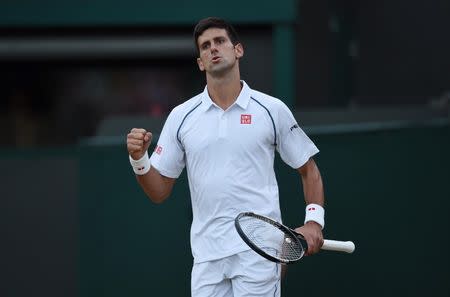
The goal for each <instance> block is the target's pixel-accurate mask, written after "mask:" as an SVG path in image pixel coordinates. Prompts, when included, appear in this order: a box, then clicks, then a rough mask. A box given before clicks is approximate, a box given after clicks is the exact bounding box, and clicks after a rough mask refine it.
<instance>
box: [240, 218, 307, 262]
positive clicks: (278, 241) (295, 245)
mask: <svg viewBox="0 0 450 297" xmlns="http://www.w3.org/2000/svg"><path fill="white" fill-rule="evenodd" d="M240 226H241V229H242V231H243V232H244V234H245V235H246V236H247V238H248V239H249V240H250V241H252V242H253V243H254V244H255V245H256V246H257V247H258V248H259V249H261V250H262V251H264V252H265V253H267V254H268V255H270V256H272V257H275V258H278V259H280V260H287V261H294V260H298V259H300V258H301V257H302V256H303V253H304V250H303V247H302V245H301V244H300V242H299V241H298V239H297V238H295V237H294V236H293V235H292V234H290V233H286V232H284V231H283V230H281V229H279V228H278V227H277V226H275V225H273V224H271V223H270V222H266V221H263V220H260V219H257V218H246V219H245V220H242V221H241V222H240Z"/></svg>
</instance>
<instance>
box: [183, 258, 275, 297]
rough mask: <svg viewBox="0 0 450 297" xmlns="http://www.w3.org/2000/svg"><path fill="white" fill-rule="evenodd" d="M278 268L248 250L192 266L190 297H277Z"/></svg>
mask: <svg viewBox="0 0 450 297" xmlns="http://www.w3.org/2000/svg"><path fill="white" fill-rule="evenodd" d="M280 266H281V265H280V264H277V263H274V262H271V261H269V260H266V259H265V258H263V257H261V256H260V255H258V254H257V253H255V252H254V251H252V250H249V251H245V252H242V253H239V254H236V255H233V256H230V257H226V258H223V259H219V260H214V261H208V262H202V263H194V266H193V268H192V278H191V293H192V297H250V296H255V297H256V296H258V297H265V296H267V297H269V296H270V297H274V296H275V297H279V296H281V287H280V285H281V283H280V276H281V267H280Z"/></svg>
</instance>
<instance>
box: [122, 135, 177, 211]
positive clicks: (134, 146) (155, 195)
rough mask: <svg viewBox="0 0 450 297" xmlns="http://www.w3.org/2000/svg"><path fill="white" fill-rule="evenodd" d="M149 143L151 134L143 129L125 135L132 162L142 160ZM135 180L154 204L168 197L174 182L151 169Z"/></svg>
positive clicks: (172, 179) (137, 176)
mask: <svg viewBox="0 0 450 297" xmlns="http://www.w3.org/2000/svg"><path fill="white" fill-rule="evenodd" d="M151 142H152V133H150V132H147V131H146V130H145V129H137V128H133V129H131V131H130V133H128V135H127V149H128V153H129V155H130V156H131V158H132V159H134V160H139V159H140V158H142V157H143V156H144V155H145V153H146V152H147V151H148V148H149V146H150V143H151ZM136 178H137V181H138V183H139V185H140V186H141V187H142V189H143V190H144V192H145V194H147V196H148V198H149V199H150V200H152V201H153V202H155V203H161V202H163V201H164V200H166V198H167V197H169V195H170V193H171V192H172V188H173V185H174V183H175V180H176V179H174V178H170V177H166V176H163V175H161V174H160V173H159V172H158V171H157V170H156V169H155V168H153V167H151V168H150V170H149V171H148V172H147V173H146V174H144V175H136Z"/></svg>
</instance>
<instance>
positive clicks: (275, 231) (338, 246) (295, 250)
mask: <svg viewBox="0 0 450 297" xmlns="http://www.w3.org/2000/svg"><path fill="white" fill-rule="evenodd" d="M234 225H235V227H236V230H237V232H238V233H239V235H240V236H241V238H242V239H243V240H244V242H245V243H246V244H247V245H248V246H249V247H250V248H252V249H253V250H254V251H255V252H257V253H258V254H260V255H261V256H263V257H264V258H266V259H268V260H270V261H273V262H277V263H282V264H290V263H294V262H297V261H298V260H300V259H301V258H302V257H303V255H304V254H305V252H306V250H307V249H308V244H307V243H306V240H305V239H304V238H303V236H302V235H301V234H298V233H297V232H295V231H294V230H292V229H290V228H288V227H286V226H284V225H282V224H281V223H279V222H277V221H274V220H272V219H271V218H268V217H265V216H262V215H258V214H255V213H252V212H243V213H240V214H239V215H238V216H237V217H236V219H235V220H234ZM321 249H322V250H330V251H337V252H346V253H353V251H354V250H355V244H354V243H353V242H351V241H337V240H329V239H325V240H324V242H323V246H322V248H321Z"/></svg>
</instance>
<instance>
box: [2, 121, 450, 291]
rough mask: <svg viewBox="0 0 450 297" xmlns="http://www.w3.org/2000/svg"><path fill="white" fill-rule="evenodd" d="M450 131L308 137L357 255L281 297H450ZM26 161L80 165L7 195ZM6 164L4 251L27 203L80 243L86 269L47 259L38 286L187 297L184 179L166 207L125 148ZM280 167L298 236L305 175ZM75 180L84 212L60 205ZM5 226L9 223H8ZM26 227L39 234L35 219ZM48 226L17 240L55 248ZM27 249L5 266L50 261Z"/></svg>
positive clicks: (297, 275)
mask: <svg viewBox="0 0 450 297" xmlns="http://www.w3.org/2000/svg"><path fill="white" fill-rule="evenodd" d="M449 132H450V128H449V126H442V127H428V128H410V129H399V130H383V131H377V132H358V133H356V132H354V133H351V132H350V133H341V134H323V135H312V136H311V137H312V138H313V140H314V141H315V142H316V143H317V145H318V146H319V148H320V149H321V153H320V154H319V155H318V156H317V158H316V160H317V163H318V165H319V167H320V169H321V171H322V175H323V179H324V184H325V188H326V191H325V192H326V199H327V204H326V228H325V230H324V232H325V235H326V237H327V238H331V239H342V240H354V241H355V243H356V246H357V249H356V251H355V253H354V254H352V255H348V254H337V253H332V252H322V253H321V254H319V255H316V256H314V257H308V258H304V259H302V261H301V262H299V263H297V264H294V265H291V266H289V272H288V276H287V279H286V281H285V282H284V286H283V296H286V297H287V296H298V295H299V294H300V293H299V291H303V292H302V293H301V294H304V295H305V296H326V295H331V296H348V297H349V296H369V297H370V296H374V297H379V296H395V297H397V296H449V294H450V285H449V282H448V281H449V279H450V271H449V270H450V265H449V264H450V261H449V256H448V252H447V250H448V248H447V247H448V246H449V244H450V235H449V232H448V230H447V226H449V223H450V222H449V220H450V219H449V212H450V202H449V198H450V189H449V186H448V181H449V173H448V170H449V168H450V157H449V154H448V152H450V138H449V135H450V134H449ZM124 142H125V140H124ZM24 156H29V157H28V159H27V160H28V161H30V160H39V159H42V160H44V163H41V165H42V166H41V167H45V163H46V161H45V160H49V159H50V160H53V161H55V160H60V159H61V158H62V159H63V160H67V159H68V160H70V163H67V162H66V163H64V162H63V163H61V164H62V165H64V164H66V165H67V164H73V162H74V160H75V161H77V160H78V162H79V163H78V166H75V165H76V164H75V165H74V166H72V167H70V168H68V169H64V168H62V169H61V170H62V171H61V173H59V174H55V168H54V167H55V166H51V167H50V168H49V170H50V172H49V173H48V177H50V178H48V179H46V178H45V175H46V173H45V170H42V171H39V172H38V173H40V177H35V178H34V179H33V178H30V175H25V176H28V179H27V181H26V183H24V185H26V187H23V188H22V189H21V190H20V191H14V189H13V190H10V191H5V190H4V189H5V188H6V187H7V186H8V185H9V186H11V185H15V186H16V187H17V184H19V183H18V182H17V183H15V184H12V183H11V182H10V181H11V180H20V179H21V178H22V177H23V176H24V174H23V172H21V171H20V170H19V171H17V170H16V171H12V170H8V171H7V170H6V169H8V168H11V167H14V166H13V165H11V164H19V163H16V162H15V161H17V160H20V159H23V158H24ZM5 164H6V165H5ZM8 164H9V165H8ZM20 164H22V165H23V163H20ZM0 165H1V169H2V170H1V172H2V174H3V175H2V181H5V180H6V181H9V182H8V185H6V184H2V188H3V191H2V192H0V193H2V200H1V201H2V208H1V209H2V210H4V212H6V210H5V206H8V209H9V214H8V216H7V218H9V221H8V222H7V224H2V227H1V228H2V229H1V231H2V232H1V234H2V240H3V243H2V249H3V250H2V251H4V249H5V243H7V244H6V246H8V245H9V246H19V245H20V244H21V242H22V241H18V239H17V237H14V236H12V235H11V234H14V233H16V232H18V231H21V232H23V229H20V228H19V227H20V226H21V223H20V222H23V220H25V221H26V220H27V218H26V217H25V218H23V217H21V216H19V215H16V213H15V212H14V210H17V209H18V208H17V207H12V206H11V205H14V203H16V204H17V205H28V204H27V199H29V200H30V201H32V200H33V201H42V203H43V204H42V205H40V207H39V211H41V210H42V209H48V210H49V211H48V214H46V213H44V214H41V217H40V219H45V216H48V217H51V221H52V222H54V224H59V228H57V229H58V230H66V232H67V234H72V235H73V236H72V239H73V238H76V240H72V241H73V242H78V243H79V248H80V249H79V252H78V253H76V252H73V251H72V250H73V248H72V250H70V249H69V248H68V247H67V245H61V248H62V249H64V248H66V249H68V251H67V252H66V255H68V256H72V257H73V259H77V260H78V263H79V264H78V265H72V266H70V267H68V268H67V270H69V269H71V271H70V272H69V273H68V272H67V271H64V270H60V271H58V270H51V269H50V268H51V267H55V265H51V263H52V262H55V261H60V260H61V257H52V255H50V253H49V255H47V256H46V258H45V261H46V262H45V263H46V264H47V265H44V266H43V267H41V269H40V270H37V269H36V268H34V267H33V269H31V271H41V273H35V274H33V276H34V277H35V279H34V283H38V281H39V280H41V282H43V283H44V284H50V283H51V282H50V281H48V282H45V280H46V279H52V278H51V277H49V276H55V275H62V274H66V275H69V276H70V275H71V274H70V273H71V272H73V271H72V270H73V269H75V270H77V272H78V277H74V278H73V279H72V283H71V284H63V285H59V286H60V287H61V286H63V287H62V289H64V286H66V287H65V288H67V290H71V291H70V292H72V294H69V295H70V296H82V297H87V296H96V297H99V296H108V297H114V296H136V297H138V296H189V290H190V289H189V286H190V269H191V261H192V258H191V254H190V250H189V225H190V221H191V210H190V200H189V192H188V187H187V181H186V177H185V174H184V173H183V175H182V177H181V178H180V180H178V182H177V184H176V186H175V189H174V192H173V194H172V196H171V197H170V198H169V199H168V201H166V202H165V203H163V204H161V205H155V204H153V203H151V202H150V201H149V200H148V199H147V198H146V197H145V195H144V194H143V192H142V191H141V189H140V188H139V186H138V184H137V183H136V180H135V177H134V174H133V173H132V170H131V168H130V165H129V163H128V156H127V152H126V148H125V144H124V145H123V146H110V147H81V148H78V149H76V150H73V151H71V152H69V153H67V152H65V153H64V154H63V157H61V153H59V154H58V153H56V154H55V152H53V151H52V152H49V151H46V150H40V151H37V152H36V151H33V152H23V151H20V152H16V153H15V152H11V151H10V152H5V151H2V152H0ZM8 166H9V167H8ZM23 166H24V168H26V166H25V165H23ZM56 167H58V166H56ZM71 168H72V169H73V168H76V169H77V172H79V176H78V177H77V178H74V180H68V179H69V178H71V175H70V174H62V172H64V171H65V170H69V171H70V170H72V169H71ZM276 169H277V177H278V181H279V183H280V195H281V200H282V211H283V218H284V221H285V223H286V224H288V225H291V226H295V225H296V224H299V223H301V221H302V220H303V216H304V210H303V209H304V204H303V202H302V199H303V198H302V192H301V186H300V182H299V179H298V176H297V174H296V173H295V172H294V171H293V170H292V169H290V168H289V167H288V166H286V165H285V164H284V163H281V162H280V160H278V159H277V162H276ZM51 173H53V174H51ZM6 174H8V178H7V176H6ZM58 176H59V179H58V178H57V177H58ZM72 178H73V177H72ZM55 181H57V183H56V182H55ZM64 181H65V182H64ZM73 182H78V183H79V185H80V187H79V189H76V190H73V191H76V193H77V197H78V198H79V200H78V205H77V206H74V207H72V205H73V204H69V205H70V207H61V202H59V203H55V201H66V200H65V199H67V198H66V197H67V193H65V192H64V191H63V189H64V188H66V186H64V185H65V184H68V185H70V184H72V183H73ZM36 183H39V184H40V186H39V188H46V187H45V185H46V183H47V186H49V187H51V188H52V189H54V191H53V194H54V197H40V195H42V193H41V192H36V191H35V189H36ZM69 189H72V188H69ZM70 191H72V190H70ZM47 192H51V191H47ZM66 192H68V191H66ZM4 193H9V194H8V196H5V194H4ZM11 193H12V194H11ZM14 193H15V194H14ZM24 193H25V194H24ZM26 193H28V194H26ZM5 198H6V199H5ZM43 198H45V199H43ZM70 201H72V200H69V202H70ZM31 205H36V203H35V204H31ZM74 209H75V210H74ZM30 210H32V208H31V207H30ZM74 211H76V212H77V213H79V219H78V220H77V221H76V222H77V223H78V225H73V222H74V221H75V220H74V219H73V216H70V214H73V213H74ZM67 214H69V216H67ZM2 217H3V219H4V218H5V213H3V216H2ZM4 223H5V222H4ZM27 224H28V225H30V226H31V225H34V224H33V222H31V221H30V222H27ZM39 226H40V227H39ZM46 226H48V224H37V227H35V228H34V230H33V229H29V232H30V233H29V234H27V233H26V232H25V233H23V234H22V236H21V238H22V239H23V238H25V239H27V238H33V234H32V232H34V234H35V233H36V230H35V229H36V228H41V229H42V230H41V231H43V230H44V231H49V232H50V236H49V237H45V238H43V241H41V242H40V245H39V246H40V247H42V246H45V244H47V245H49V246H50V245H51V244H52V243H53V242H54V240H50V239H48V238H50V237H51V235H52V234H54V235H55V236H60V235H59V234H60V233H57V232H56V231H55V229H50V230H47V229H43V228H46ZM52 232H53V233H52ZM58 232H60V231H58ZM41 233H43V232H41ZM8 234H9V235H8ZM64 234H66V233H64ZM58 238H59V237H58ZM62 238H63V239H64V237H62ZM22 239H21V240H22ZM16 241H17V242H16ZM28 242H29V241H28ZM64 242H66V241H64ZM66 243H67V242H66ZM28 247H29V249H27V251H28V252H29V253H28V254H26V257H25V258H24V255H23V254H15V253H14V252H13V251H11V250H9V253H8V254H7V255H5V253H3V252H2V253H1V254H2V257H3V259H2V263H6V266H5V267H9V268H8V269H9V270H10V269H11V268H12V267H14V265H17V263H20V265H21V267H23V268H26V263H31V264H33V265H34V264H35V263H39V261H38V260H39V259H40V258H41V257H42V255H40V254H39V253H36V249H35V248H34V246H33V245H32V244H30V245H28ZM72 247H73V244H72ZM63 254H64V253H63ZM24 259H25V260H24ZM33 259H34V260H33ZM56 267H57V266H56ZM30 268H32V267H30ZM9 270H7V271H6V273H5V275H3V280H4V284H6V287H5V286H3V287H2V290H3V291H1V292H0V293H2V294H1V295H2V296H27V295H26V294H18V293H17V292H19V293H20V292H23V290H22V291H20V290H19V291H17V287H15V286H16V285H13V284H22V286H23V285H25V284H27V283H29V282H30V280H29V278H21V276H20V274H12V273H8V271H9ZM23 271H24V272H23V273H24V274H23V275H24V276H28V274H27V273H26V270H23ZM74 284H75V285H74ZM41 287H42V286H41ZM5 288H6V289H5ZM74 288H75V289H74ZM62 289H61V290H59V291H58V292H61V291H63V290H62ZM30 290H31V289H30ZM14 292H15V293H16V294H14ZM74 292H75V293H74ZM38 293H41V291H39V290H38ZM28 295H29V294H28ZM57 295H58V294H56V293H55V294H53V295H52V294H46V296H57Z"/></svg>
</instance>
